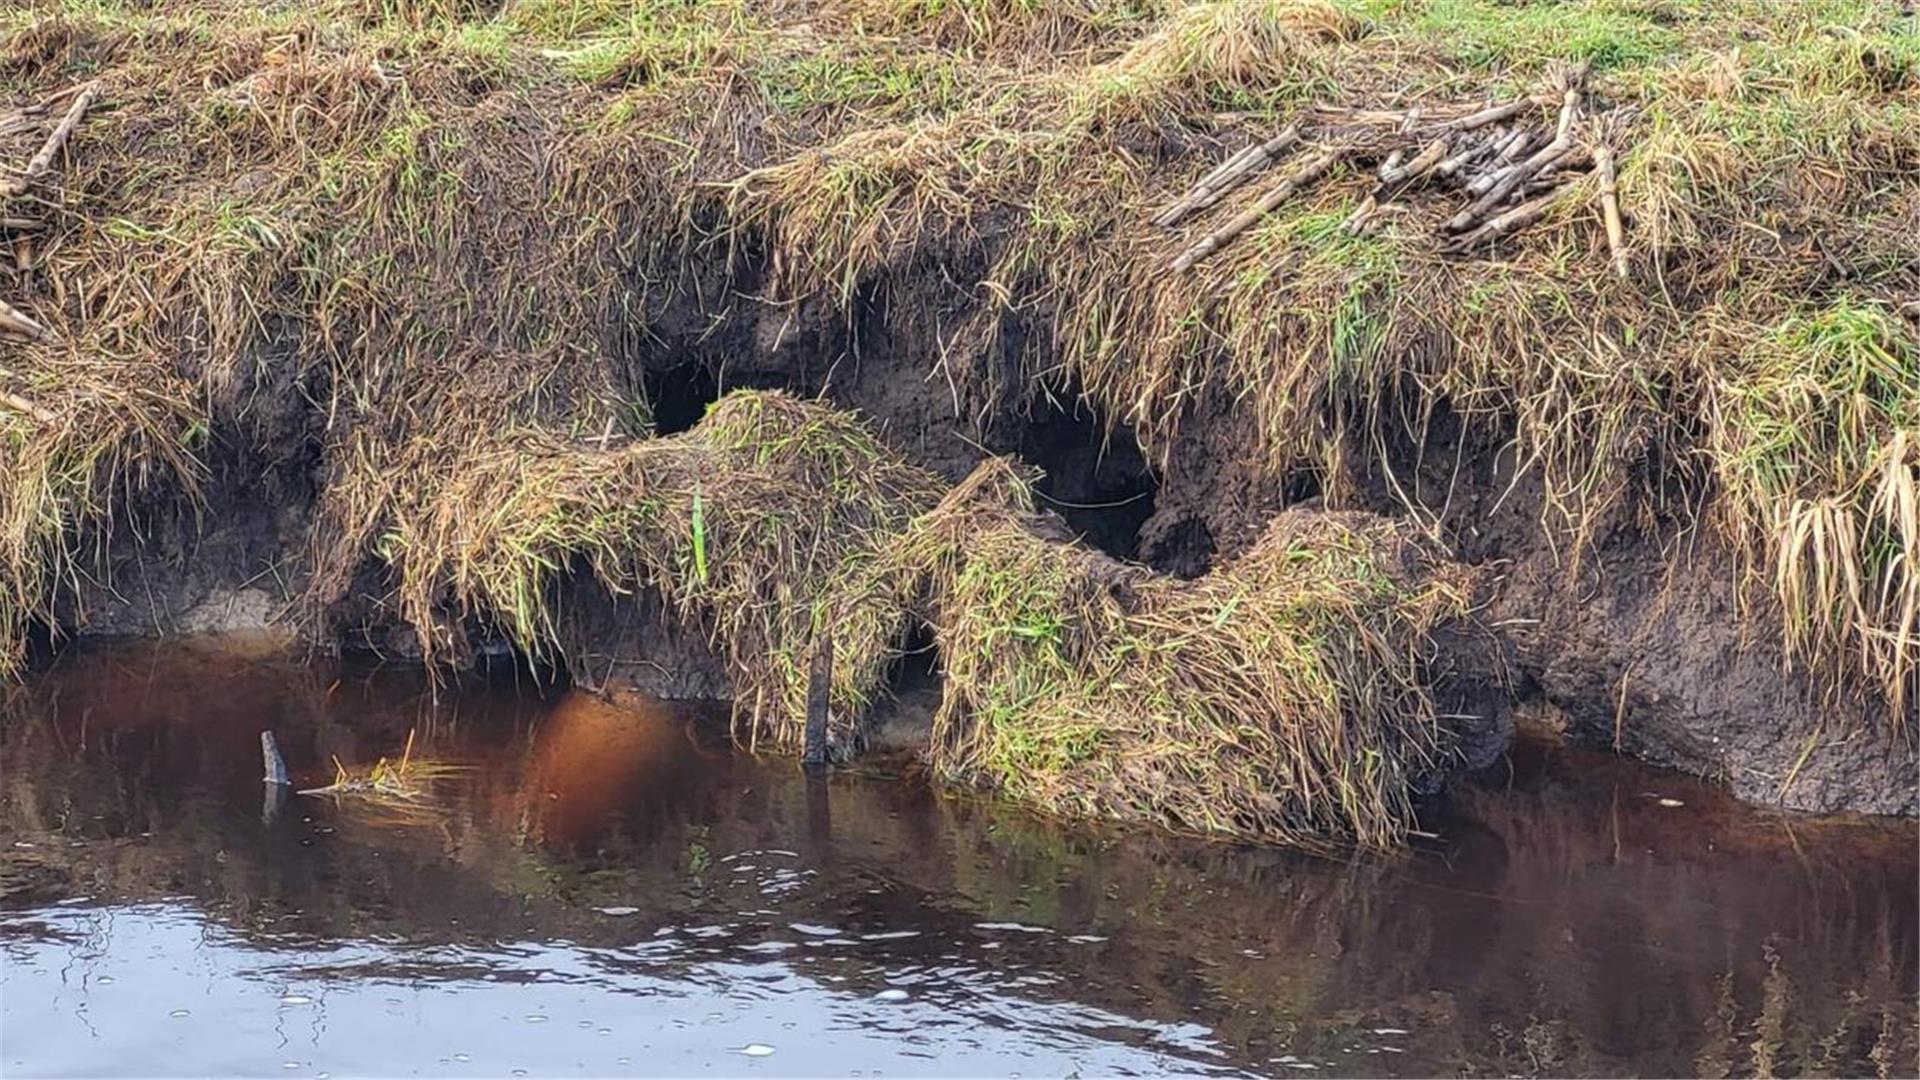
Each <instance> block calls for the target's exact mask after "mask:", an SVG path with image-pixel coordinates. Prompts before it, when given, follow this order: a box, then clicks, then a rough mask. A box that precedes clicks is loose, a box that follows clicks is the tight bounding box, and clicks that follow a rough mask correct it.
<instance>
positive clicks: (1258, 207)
mask: <svg viewBox="0 0 1920 1080" xmlns="http://www.w3.org/2000/svg"><path fill="white" fill-rule="evenodd" d="M1339 157H1340V155H1338V154H1336V153H1334V152H1333V151H1331V150H1322V151H1321V152H1319V153H1318V154H1315V155H1314V156H1312V157H1310V158H1308V159H1307V160H1306V161H1304V162H1302V163H1301V164H1300V167H1299V168H1298V169H1295V170H1294V171H1293V172H1291V173H1289V174H1288V175H1287V176H1286V178H1285V179H1283V180H1281V181H1280V182H1279V183H1277V184H1275V185H1273V189H1272V190H1271V191H1268V192H1267V193H1266V194H1265V195H1262V196H1260V199H1259V201H1257V202H1255V203H1254V204H1253V205H1252V206H1249V207H1247V208H1246V209H1245V210H1243V211H1241V212H1240V213H1239V214H1237V215H1235V216H1234V218H1233V220H1231V221H1229V222H1227V223H1226V224H1225V225H1222V226H1220V228H1218V229H1216V230H1214V231H1213V232H1211V233H1208V234H1207V235H1206V236H1204V237H1201V239H1200V242H1199V243H1197V244H1195V245H1193V246H1192V247H1190V248H1188V249H1187V250H1185V251H1183V252H1181V253H1180V254H1179V255H1178V256H1177V257H1176V258H1175V259H1174V260H1173V261H1172V262H1170V263H1168V264H1167V269H1168V270H1170V271H1172V272H1173V273H1176V274H1184V273H1186V272H1187V271H1188V270H1189V269H1192V267H1193V264H1194V263H1197V262H1199V261H1200V260H1201V259H1204V258H1206V257H1207V256H1209V255H1211V254H1213V253H1214V252H1216V251H1219V250H1220V249H1221V248H1223V247H1225V246H1227V245H1228V244H1229V243H1231V242H1232V241H1233V238H1234V237H1236V236H1239V235H1240V234H1241V233H1243V232H1245V231H1247V229H1248V228H1249V227H1251V226H1252V225H1253V224H1254V223H1255V222H1257V221H1259V220H1260V219H1261V218H1263V217H1266V216H1267V215H1268V214H1269V213H1272V212H1273V209H1274V207H1277V206H1279V205H1280V204H1281V203H1283V202H1286V201H1287V199H1289V198H1290V197H1292V195H1293V193H1294V192H1296V191H1299V190H1300V189H1301V188H1304V187H1306V186H1307V185H1308V184H1311V183H1313V182H1314V181H1315V180H1318V179H1319V178H1320V177H1321V176H1323V175H1325V174H1326V172H1327V170H1328V169H1331V168H1333V163H1334V162H1335V161H1337V160H1339Z"/></svg>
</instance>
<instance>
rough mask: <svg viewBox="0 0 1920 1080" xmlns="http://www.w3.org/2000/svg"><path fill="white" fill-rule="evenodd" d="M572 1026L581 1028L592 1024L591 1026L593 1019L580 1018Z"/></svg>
mask: <svg viewBox="0 0 1920 1080" xmlns="http://www.w3.org/2000/svg"><path fill="white" fill-rule="evenodd" d="M574 1026H576V1027H583V1028H590V1027H592V1026H593V1021H591V1020H581V1021H579V1022H578V1023H576V1024H575V1025H574Z"/></svg>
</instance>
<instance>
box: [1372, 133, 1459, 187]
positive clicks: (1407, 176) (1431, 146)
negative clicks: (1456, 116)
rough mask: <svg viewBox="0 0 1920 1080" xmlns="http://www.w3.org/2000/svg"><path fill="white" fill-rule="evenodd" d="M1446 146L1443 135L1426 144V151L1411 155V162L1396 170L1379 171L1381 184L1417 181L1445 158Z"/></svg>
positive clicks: (1445, 139) (1445, 138)
mask: <svg viewBox="0 0 1920 1080" xmlns="http://www.w3.org/2000/svg"><path fill="white" fill-rule="evenodd" d="M1448 145H1449V144H1448V142H1447V137H1446V136H1445V135H1442V136H1440V137H1439V138H1437V139H1435V140H1433V141H1432V142H1430V143H1428V144H1427V146H1426V149H1424V150H1421V151H1420V152H1419V153H1418V154H1415V155H1413V160H1412V161H1409V162H1407V163H1406V164H1404V165H1401V166H1398V167H1396V168H1392V169H1381V170H1380V180H1381V182H1382V183H1385V184H1399V183H1403V182H1406V181H1410V180H1418V179H1419V178H1421V177H1422V176H1425V175H1427V173H1428V171H1430V170H1431V169H1432V168H1433V167H1434V166H1436V165H1438V164H1440V160H1441V159H1442V158H1444V157H1446V156H1447V147H1448Z"/></svg>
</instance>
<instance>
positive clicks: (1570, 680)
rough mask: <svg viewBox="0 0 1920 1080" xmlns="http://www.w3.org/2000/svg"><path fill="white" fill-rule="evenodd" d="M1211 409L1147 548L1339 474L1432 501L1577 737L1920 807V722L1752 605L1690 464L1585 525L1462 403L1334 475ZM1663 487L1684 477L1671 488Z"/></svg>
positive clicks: (1175, 476) (1645, 471) (1388, 509)
mask: <svg viewBox="0 0 1920 1080" xmlns="http://www.w3.org/2000/svg"><path fill="white" fill-rule="evenodd" d="M1198 413H1199V415H1197V416H1196V417H1193V418H1191V419H1190V420H1189V422H1188V423H1187V424H1186V425H1185V426H1184V429H1183V435H1182V437H1181V438H1180V440H1179V441H1178V443H1177V444H1176V445H1175V446H1174V448H1173V450H1172V453H1171V455H1170V460H1169V463H1168V466H1167V470H1166V475H1165V477H1164V479H1163V481H1162V485H1161V489H1160V493H1159V506H1160V509H1159V511H1158V512H1157V513H1156V514H1155V515H1154V517H1153V518H1152V519H1150V520H1149V521H1148V522H1147V523H1146V526H1145V529H1144V530H1143V554H1145V555H1146V556H1147V557H1149V558H1158V559H1176V560H1177V559H1179V558H1181V557H1182V554H1181V553H1183V552H1186V551H1189V550H1191V548H1192V547H1193V546H1194V545H1195V543H1196V541H1197V542H1198V543H1200V544H1203V545H1205V546H1206V547H1208V548H1210V549H1212V550H1215V551H1217V552H1219V553H1221V554H1227V553H1231V552H1233V551H1235V550H1238V548H1239V547H1241V546H1243V545H1244V544H1245V543H1246V542H1247V538H1248V537H1249V536H1251V535H1254V534H1255V533H1256V532H1257V530H1258V528H1259V527H1260V524H1261V522H1263V521H1265V520H1266V519H1267V518H1268V517H1270V516H1271V515H1272V514H1273V513H1274V512H1275V510H1276V509H1278V508H1280V507H1283V506H1287V505H1294V504H1298V503H1300V502H1303V501H1304V502H1307V503H1309V504H1315V505H1318V504H1321V503H1323V502H1326V501H1327V496H1325V495H1323V488H1332V489H1333V490H1334V491H1335V492H1337V495H1336V496H1335V498H1336V500H1337V501H1343V502H1346V503H1348V504H1352V505H1358V506H1361V507H1364V508H1366V509H1370V510H1374V511H1376V512H1379V513H1383V514H1389V515H1405V514H1408V513H1410V512H1416V513H1418V514H1419V515H1420V517H1421V519H1422V520H1423V521H1427V522H1430V523H1431V526H1432V528H1433V529H1434V530H1435V531H1436V532H1438V533H1439V534H1440V535H1441V536H1442V537H1443V538H1444V539H1445V541H1446V543H1447V544H1448V546H1449V547H1450V549H1451V550H1453V551H1454V552H1455V554H1456V555H1457V556H1458V557H1459V558H1460V559H1462V560H1463V561H1465V562H1467V563H1470V564H1472V565H1474V566H1478V567H1481V568H1483V569H1484V571H1485V572H1486V575H1487V578H1486V581H1487V586H1486V593H1485V604H1486V606H1485V608H1484V610H1483V612H1482V624H1483V625H1484V626H1485V627H1486V628H1487V629H1488V630H1489V632H1490V633H1492V634H1493V635H1495V636H1496V637H1497V639H1498V642H1499V650H1500V653H1501V668H1502V671H1503V674H1504V677H1505V680H1506V683H1507V686H1508V688H1509V691H1510V693H1511V695H1512V697H1513V699H1514V700H1515V701H1516V702H1517V703H1521V704H1523V705H1532V706H1536V707H1535V708H1532V709H1528V710H1526V711H1527V712H1529V713H1530V714H1531V715H1533V716H1536V717H1542V718H1544V719H1546V721H1547V722H1548V723H1550V724H1551V725H1552V726H1554V727H1556V728H1558V729H1559V730H1560V731H1562V732H1563V733H1564V734H1565V735H1567V736H1568V737H1570V738H1573V739H1576V740H1578V741H1580V742H1584V743H1588V744H1592V745H1599V746H1609V747H1613V748H1615V749H1617V750H1619V751H1621V752H1623V753H1626V754H1630V755H1633V756H1636V757H1640V758H1643V759H1645V760H1647V761H1650V762H1653V763H1656V764H1661V765H1669V766H1673V767H1675V768H1680V769H1684V770H1686V771H1688V772H1691V773H1695V774H1697V775H1701V776H1705V777H1708V778H1711V779H1714V780H1716V781H1719V782H1722V783H1725V784H1726V785H1728V786H1729V787H1730V788H1731V789H1732V790H1733V791H1734V792H1735V793H1736V794H1737V795H1739V796H1740V797H1741V798H1743V799H1747V800H1749V801H1752V802H1756V803H1760V804H1764V805H1778V806H1782V807H1787V808H1792V809H1799V810H1810V811H1819V812H1836V811H1862V812H1867V813H1877V814H1906V815H1912V814H1914V813H1916V812H1917V811H1920V794H1917V792H1920V763H1917V762H1916V756H1915V748H1914V744H1913V741H1912V740H1911V738H1910V736H1911V734H1912V732H1913V730H1914V726H1915V725H1914V721H1913V718H1911V717H1908V718H1907V719H1906V728H1907V733H1908V737H1903V736H1900V735H1896V734H1894V733H1893V731H1892V730H1891V725H1890V724H1889V723H1888V719H1889V718H1888V716H1887V713H1886V710H1887V706H1886V705H1885V704H1884V703H1883V702H1879V701H1875V700H1872V699H1871V692H1870V691H1867V690H1865V689H1864V688H1861V687H1857V686H1844V685H1843V686H1835V685H1833V684H1832V683H1831V682H1830V681H1828V680H1825V679H1822V678H1820V677H1817V676H1816V675H1814V674H1813V673H1810V672H1808V671H1806V670H1804V669H1802V668H1799V667H1796V666H1795V665H1794V664H1792V663H1790V662H1789V661H1788V659H1787V658H1786V657H1785V656H1784V655H1783V651H1782V648H1781V644H1780V642H1779V639H1778V630H1777V627H1778V625H1779V624H1778V619H1777V614H1776V613H1775V612H1774V611H1773V610H1772V609H1771V608H1770V607H1769V606H1767V605H1769V604H1770V603H1771V597H1770V595H1768V594H1767V593H1766V591H1765V590H1764V589H1759V590H1750V591H1749V598H1748V600H1747V603H1749V604H1752V605H1753V606H1752V607H1750V608H1743V602H1742V598H1741V588H1740V584H1741V580H1742V579H1741V574H1742V570H1741V567H1740V566H1739V565H1738V561H1737V559H1736V558H1735V555H1734V553H1733V552H1732V551H1731V550H1729V548H1728V547H1727V545H1726V544H1725V542H1724V541H1723V540H1722V539H1721V538H1720V537H1719V536H1718V534H1717V533H1716V532H1715V530H1714V529H1713V528H1712V527H1711V526H1710V525H1709V524H1708V523H1706V522H1703V521H1699V520H1697V519H1696V518H1695V517H1694V516H1693V514H1692V507H1693V506H1696V505H1698V499H1697V498H1696V497H1695V496H1693V495H1690V494H1689V493H1688V492H1687V491H1685V490H1684V488H1685V487H1686V486H1687V484H1689V483H1693V482H1695V481H1694V478H1692V477H1689V476H1687V475H1686V469H1685V466H1684V464H1683V463H1674V462H1667V463H1660V462H1648V463H1641V464H1640V465H1639V466H1638V469H1639V471H1640V472H1641V474H1642V475H1639V476H1634V477H1631V478H1630V479H1629V481H1628V483H1629V484H1630V485H1634V486H1632V487H1630V488H1629V491H1628V494H1627V497H1626V498H1625V499H1624V500H1623V501H1622V503H1621V505H1620V506H1618V507H1617V508H1615V509H1612V510H1610V511H1608V512H1606V513H1603V514H1601V515H1599V516H1598V518H1597V519H1596V520H1595V521H1594V522H1592V523H1591V524H1590V527H1589V531H1588V532H1587V534H1586V535H1584V536H1580V535H1573V534H1571V533H1569V532H1567V531H1565V530H1560V529H1556V528H1554V527H1552V525H1551V522H1552V521H1553V520H1554V517H1553V511H1552V510H1551V509H1550V508H1549V507H1548V505H1547V500H1546V498H1545V495H1544V493H1543V491H1542V488H1541V484H1540V481H1539V477H1538V475H1537V474H1534V473H1532V472H1529V471H1523V470H1517V469H1516V467H1515V456H1514V453H1513V450H1512V446H1511V443H1510V440H1509V438H1508V433H1507V432H1504V431H1502V430H1500V429H1499V426H1498V425H1497V424H1484V423H1483V424H1481V425H1478V426H1476V425H1473V424H1467V423H1463V422H1461V421H1460V420H1459V419H1458V418H1456V417H1453V416H1451V415H1449V414H1448V413H1447V412H1446V410H1445V408H1444V406H1443V407H1442V408H1441V409H1440V410H1438V415H1432V416H1428V417H1427V418H1426V422H1425V424H1424V430H1423V431H1422V432H1421V434H1420V436H1419V437H1414V436H1409V435H1408V434H1406V433H1405V432H1400V433H1394V432H1386V433H1369V435H1368V437H1367V438H1359V437H1355V438H1353V439H1351V440H1350V442H1351V444H1352V445H1351V446H1350V447H1349V451H1350V456H1349V458H1348V460H1347V462H1346V466H1347V469H1348V472H1347V474H1346V475H1342V476H1339V477H1333V478H1328V477H1323V476H1319V475H1275V474H1273V473H1271V472H1269V471H1267V470H1265V469H1263V468H1262V467H1261V466H1260V465H1259V464H1258V463H1257V462H1256V461H1254V460H1253V459H1252V457H1251V455H1250V454H1249V453H1248V452H1247V449H1246V448H1247V447H1249V446H1251V445H1254V439H1253V435H1252V430H1253V427H1254V424H1253V418H1252V417H1251V416H1248V415H1247V414H1246V412H1245V410H1243V409H1240V408H1238V407H1237V406H1236V405H1235V404H1234V403H1232V402H1230V401H1226V400H1223V399H1221V398H1218V397H1216V398H1214V399H1210V400H1203V402H1202V404H1201V405H1200V406H1199V409H1198ZM1375 436H1379V437H1375ZM1649 474H1652V475H1649ZM1657 485H1670V486H1672V487H1674V488H1677V489H1681V490H1675V491H1669V492H1665V493H1663V494H1664V496H1665V497H1663V498H1659V499H1655V498H1652V497H1651V496H1649V494H1648V493H1649V491H1650V490H1651V489H1653V488H1654V487H1655V486H1657ZM1410 504H1411V505H1412V506H1414V507H1417V510H1416V511H1410V510H1409V505H1410ZM1756 593H1757V594H1758V595H1754V594H1756Z"/></svg>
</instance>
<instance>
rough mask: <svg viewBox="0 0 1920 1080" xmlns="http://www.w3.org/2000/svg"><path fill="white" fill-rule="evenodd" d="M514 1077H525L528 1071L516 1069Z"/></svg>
mask: <svg viewBox="0 0 1920 1080" xmlns="http://www.w3.org/2000/svg"><path fill="white" fill-rule="evenodd" d="M513 1075H515V1076H525V1075H527V1070H525V1069H515V1070H513Z"/></svg>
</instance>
